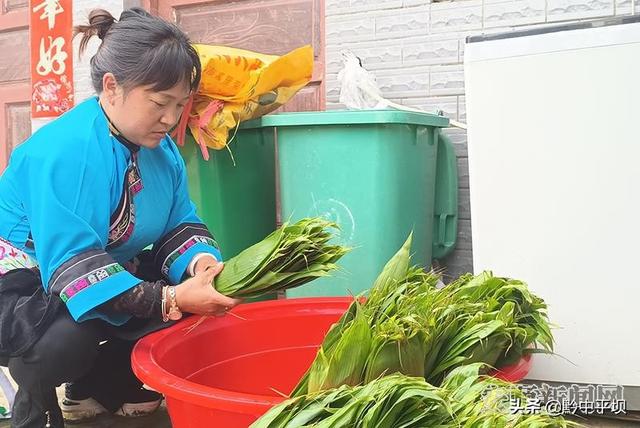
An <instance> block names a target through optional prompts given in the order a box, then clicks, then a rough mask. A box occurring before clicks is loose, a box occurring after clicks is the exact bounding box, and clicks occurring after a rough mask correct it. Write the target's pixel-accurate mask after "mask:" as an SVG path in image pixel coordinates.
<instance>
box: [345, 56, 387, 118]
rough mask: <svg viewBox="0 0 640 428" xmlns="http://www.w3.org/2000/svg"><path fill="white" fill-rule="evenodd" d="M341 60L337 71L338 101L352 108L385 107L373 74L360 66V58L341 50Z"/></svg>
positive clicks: (385, 103)
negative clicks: (341, 66) (338, 84)
mask: <svg viewBox="0 0 640 428" xmlns="http://www.w3.org/2000/svg"><path fill="white" fill-rule="evenodd" d="M342 62H343V64H344V68H343V69H342V70H340V72H339V73H338V81H339V82H340V103H341V104H344V105H345V106H346V107H347V108H349V109H354V110H363V109H383V108H387V107H388V104H387V102H386V100H385V99H384V98H382V94H381V93H380V89H378V85H377V84H376V78H375V76H374V75H373V74H371V73H369V72H368V71H367V70H365V69H364V68H362V65H361V64H360V59H358V57H356V56H355V55H354V54H353V53H352V52H350V51H343V52H342Z"/></svg>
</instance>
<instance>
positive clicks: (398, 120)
mask: <svg viewBox="0 0 640 428" xmlns="http://www.w3.org/2000/svg"><path fill="white" fill-rule="evenodd" d="M385 123H389V124H408V125H423V126H434V127H439V128H444V127H447V126H449V119H448V118H446V117H444V116H438V115H436V114H431V113H418V112H415V113H414V112H407V111H401V110H329V111H310V112H299V113H279V114H270V115H266V116H263V117H261V118H260V119H257V120H252V121H249V122H245V123H243V124H242V126H241V128H243V129H251V128H260V127H284V126H314V125H363V124H385Z"/></svg>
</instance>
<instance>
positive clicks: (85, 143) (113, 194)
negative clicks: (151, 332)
mask: <svg viewBox="0 0 640 428" xmlns="http://www.w3.org/2000/svg"><path fill="white" fill-rule="evenodd" d="M136 148H137V147H136ZM0 240H4V241H5V244H6V243H8V244H9V248H11V247H13V249H15V251H13V250H12V252H13V253H15V254H19V253H20V252H24V253H25V254H26V255H28V256H30V257H31V258H33V259H34V260H35V262H36V263H37V265H38V267H39V269H40V273H41V277H42V284H43V286H44V288H45V290H46V291H47V292H48V293H53V294H54V295H57V296H60V298H61V299H62V300H63V301H64V302H65V303H66V305H67V308H68V309H69V312H70V313H71V315H72V316H73V318H74V319H75V320H77V321H83V320H87V319H91V318H97V317H100V318H104V319H106V320H107V321H109V322H111V323H112V324H116V325H120V324H123V323H125V322H126V321H127V320H128V319H129V318H130V317H129V316H127V315H123V314H109V315H105V314H103V313H100V312H99V311H97V310H95V309H96V308H97V307H98V306H100V305H101V304H102V303H104V302H106V301H107V300H109V299H111V298H113V297H115V296H117V295H119V294H121V293H123V292H125V291H126V290H129V289H130V288H132V287H134V286H135V285H137V284H138V283H140V282H141V280H140V279H138V278H136V277H135V276H133V275H132V274H130V273H129V272H128V271H127V270H125V268H124V267H123V264H124V263H125V262H127V261H128V260H130V259H131V258H133V257H134V256H135V255H136V254H138V253H139V252H140V251H142V250H143V249H144V248H146V247H148V246H149V245H151V244H153V254H154V261H155V263H156V266H157V268H158V269H159V270H160V271H161V272H162V273H163V275H164V276H165V277H166V279H167V280H168V281H169V282H170V283H173V284H176V283H178V282H180V280H181V279H182V277H183V275H184V274H185V271H186V269H187V266H188V264H189V262H190V261H191V259H192V258H193V256H194V255H196V254H197V253H201V252H206V253H210V254H212V255H214V256H215V257H216V258H217V259H218V260H222V257H221V255H220V252H219V249H218V245H217V244H216V242H215V240H214V239H213V236H212V235H211V233H210V232H209V231H208V229H207V227H206V226H205V225H204V224H203V223H202V221H201V220H200V219H199V218H198V216H197V215H196V211H195V207H194V205H193V203H192V202H191V200H190V199H189V196H188V190H187V182H186V172H185V164H184V161H183V159H182V157H181V156H180V153H179V152H178V150H177V148H176V146H175V144H174V143H173V141H172V140H171V139H170V138H169V136H166V137H165V138H164V139H163V141H162V142H161V144H160V146H158V147H157V148H155V149H148V148H145V147H141V148H139V150H133V151H130V150H129V149H128V148H127V146H125V145H124V144H122V143H121V142H120V141H118V140H117V139H116V138H115V137H114V136H113V135H111V133H110V131H109V126H108V122H107V118H106V116H105V115H104V112H103V111H102V109H101V108H100V105H99V103H98V100H97V98H91V99H89V100H87V101H84V102H83V103H81V104H79V105H78V106H76V107H75V108H73V109H72V110H70V111H69V112H67V113H66V114H64V115H63V116H61V117H60V118H58V119H57V120H55V121H53V122H51V123H49V124H48V125H46V126H44V127H42V128H41V129H40V130H38V131H37V132H36V133H34V134H33V135H32V136H31V137H30V138H29V139H28V140H27V141H26V142H24V143H23V144H21V145H20V146H18V147H17V148H16V149H15V150H14V152H13V153H12V155H11V159H10V162H9V166H8V167H7V169H6V170H5V172H4V173H3V174H2V176H0ZM2 256H3V257H10V256H9V255H8V254H6V252H4V254H2ZM23 256H24V254H23Z"/></svg>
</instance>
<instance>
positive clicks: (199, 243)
mask: <svg viewBox="0 0 640 428" xmlns="http://www.w3.org/2000/svg"><path fill="white" fill-rule="evenodd" d="M156 247H157V248H156ZM198 253H207V254H211V255H212V256H213V257H215V258H216V259H217V260H220V261H221V260H222V255H221V254H220V250H219V249H218V243H217V242H216V241H215V239H213V236H212V235H211V233H210V232H209V230H208V229H207V227H206V226H205V225H203V224H199V223H183V224H181V225H180V226H178V227H177V228H175V229H174V230H172V231H171V232H169V233H168V234H167V235H166V236H165V237H164V238H163V239H162V240H161V241H160V242H158V243H157V244H156V245H154V263H155V264H156V266H158V267H159V269H160V271H161V272H162V274H163V275H164V276H165V277H166V278H167V279H168V280H169V282H171V283H172V284H178V283H179V282H180V280H181V279H182V277H183V276H184V274H185V272H186V271H187V268H188V266H189V263H190V262H191V261H192V260H193V258H194V257H195V256H196V255H197V254H198Z"/></svg>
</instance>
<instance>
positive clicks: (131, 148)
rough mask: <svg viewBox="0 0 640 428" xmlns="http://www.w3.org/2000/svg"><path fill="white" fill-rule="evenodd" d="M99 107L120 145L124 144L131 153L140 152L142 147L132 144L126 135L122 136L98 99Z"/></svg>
mask: <svg viewBox="0 0 640 428" xmlns="http://www.w3.org/2000/svg"><path fill="white" fill-rule="evenodd" d="M98 105H99V106H100V109H101V110H102V113H104V117H105V118H106V119H107V124H108V125H109V131H111V134H113V136H114V137H116V140H118V141H120V143H122V144H123V145H124V146H125V147H126V148H128V149H129V151H130V152H131V153H138V151H140V146H139V145H137V144H135V143H132V142H131V141H129V140H128V139H127V138H126V137H125V136H124V135H122V132H120V130H119V129H118V128H116V126H115V125H114V124H113V122H111V119H109V116H108V115H107V112H106V111H105V110H104V108H103V107H102V104H101V103H100V100H99V99H98Z"/></svg>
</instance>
